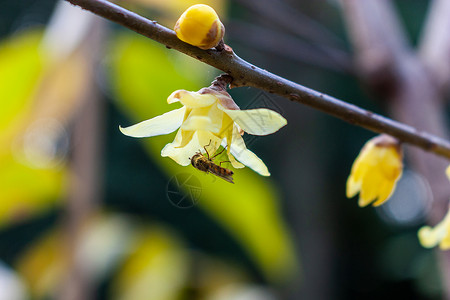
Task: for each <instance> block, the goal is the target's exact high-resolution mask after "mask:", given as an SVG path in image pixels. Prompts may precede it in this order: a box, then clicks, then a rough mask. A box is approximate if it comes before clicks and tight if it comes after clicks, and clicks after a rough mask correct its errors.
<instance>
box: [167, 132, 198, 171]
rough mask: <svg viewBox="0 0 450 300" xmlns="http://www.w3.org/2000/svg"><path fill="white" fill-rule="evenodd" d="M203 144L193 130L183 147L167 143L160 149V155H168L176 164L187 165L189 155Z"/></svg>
mask: <svg viewBox="0 0 450 300" xmlns="http://www.w3.org/2000/svg"><path fill="white" fill-rule="evenodd" d="M202 147H203V146H201V145H200V143H199V141H198V136H197V132H194V134H193V135H192V139H191V140H190V141H189V142H188V143H187V144H186V145H185V146H184V147H174V146H173V144H172V143H171V144H167V145H166V146H165V147H164V148H163V149H162V151H161V156H163V157H170V158H171V159H173V160H174V161H175V162H176V163H177V164H179V165H182V166H187V165H189V164H190V163H191V157H192V156H193V155H194V154H195V153H196V152H198V151H199V150H200V149H201V148H202Z"/></svg>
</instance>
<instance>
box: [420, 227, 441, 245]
mask: <svg viewBox="0 0 450 300" xmlns="http://www.w3.org/2000/svg"><path fill="white" fill-rule="evenodd" d="M443 229H444V228H443V227H436V228H431V227H430V226H424V227H422V228H420V229H419V232H418V233H417V235H418V237H419V242H420V244H422V246H423V247H425V248H433V247H434V246H436V245H437V244H439V243H440V241H441V239H442V238H443V236H444V235H445V231H443Z"/></svg>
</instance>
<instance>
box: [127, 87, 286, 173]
mask: <svg viewBox="0 0 450 300" xmlns="http://www.w3.org/2000/svg"><path fill="white" fill-rule="evenodd" d="M167 102H168V103H169V104H171V103H175V102H180V103H181V104H182V105H183V107H181V108H178V109H175V110H172V111H169V112H167V113H165V114H163V115H161V116H157V117H155V118H152V119H149V120H146V121H143V122H141V123H138V124H135V125H132V126H130V127H126V128H122V127H119V128H120V131H121V132H122V133H123V134H125V135H128V136H131V137H151V136H157V135H162V134H168V133H171V132H173V131H175V130H177V129H178V128H179V130H178V133H177V134H176V136H175V140H174V141H173V142H172V143H169V144H167V145H166V146H165V147H164V148H163V149H162V151H161V156H163V157H170V158H172V159H173V160H174V161H175V162H177V163H178V164H180V165H182V166H187V165H189V164H190V162H191V160H190V158H191V157H193V156H194V155H195V154H196V153H197V152H199V151H200V152H202V153H204V152H205V150H204V147H206V149H207V151H208V153H209V154H210V155H212V154H214V153H215V152H216V151H217V149H218V148H219V147H220V145H223V146H225V147H226V148H227V154H228V158H229V161H230V162H231V164H232V166H233V167H234V168H243V167H244V165H245V166H247V167H249V168H251V169H253V170H254V171H256V172H258V173H259V174H261V175H263V176H269V175H270V173H269V171H268V169H267V167H266V165H265V164H264V163H263V161H262V160H261V159H260V158H258V156H256V155H255V154H254V153H253V152H252V151H250V150H248V149H247V147H246V146H245V142H244V140H243V138H242V134H243V133H244V131H245V132H247V133H249V134H253V135H267V134H271V133H274V132H276V131H277V130H279V129H280V128H281V127H283V126H285V125H286V124H287V121H286V119H285V118H283V117H282V116H281V115H280V114H278V113H276V112H274V111H272V110H269V109H265V108H258V109H249V110H240V109H239V107H238V106H237V105H236V103H235V102H234V101H233V99H232V98H231V96H230V95H229V94H228V93H227V92H226V91H225V90H223V89H221V88H217V87H216V86H211V87H208V88H203V89H201V90H200V91H198V92H189V91H185V90H178V91H175V92H173V93H172V94H171V95H170V96H169V98H168V99H167Z"/></svg>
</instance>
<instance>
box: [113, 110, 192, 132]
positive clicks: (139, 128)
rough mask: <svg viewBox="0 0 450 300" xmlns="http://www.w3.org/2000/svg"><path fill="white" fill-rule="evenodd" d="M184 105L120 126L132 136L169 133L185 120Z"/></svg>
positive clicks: (121, 129) (122, 130)
mask: <svg viewBox="0 0 450 300" xmlns="http://www.w3.org/2000/svg"><path fill="white" fill-rule="evenodd" d="M185 111H186V109H185V108H184V107H182V108H179V109H175V110H172V111H169V112H167V113H165V114H163V115H160V116H157V117H154V118H152V119H149V120H146V121H143V122H140V123H138V124H135V125H132V126H129V127H125V128H123V127H120V126H119V129H120V131H121V132H122V133H123V134H125V135H128V136H131V137H151V136H157V135H163V134H168V133H171V132H174V131H175V130H177V129H178V128H179V127H180V126H181V123H182V122H183V117H184V113H185Z"/></svg>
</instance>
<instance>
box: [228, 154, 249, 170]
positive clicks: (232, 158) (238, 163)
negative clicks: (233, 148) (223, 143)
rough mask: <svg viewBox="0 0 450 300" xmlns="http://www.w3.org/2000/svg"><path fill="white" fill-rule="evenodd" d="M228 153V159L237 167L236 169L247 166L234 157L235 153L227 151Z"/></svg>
mask: <svg viewBox="0 0 450 300" xmlns="http://www.w3.org/2000/svg"><path fill="white" fill-rule="evenodd" d="M227 155H228V160H229V161H230V163H231V165H232V166H233V168H235V169H242V168H244V167H245V166H244V165H243V164H241V163H240V162H238V161H237V160H236V158H234V156H233V154H231V152H227Z"/></svg>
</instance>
